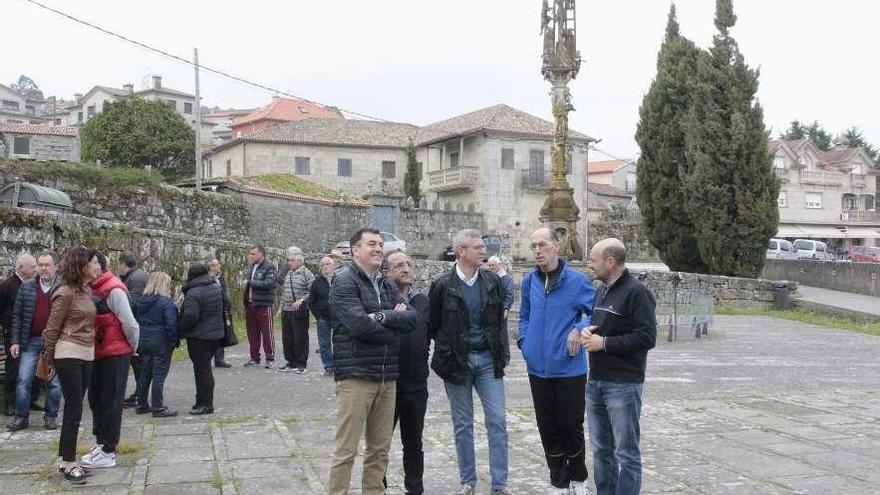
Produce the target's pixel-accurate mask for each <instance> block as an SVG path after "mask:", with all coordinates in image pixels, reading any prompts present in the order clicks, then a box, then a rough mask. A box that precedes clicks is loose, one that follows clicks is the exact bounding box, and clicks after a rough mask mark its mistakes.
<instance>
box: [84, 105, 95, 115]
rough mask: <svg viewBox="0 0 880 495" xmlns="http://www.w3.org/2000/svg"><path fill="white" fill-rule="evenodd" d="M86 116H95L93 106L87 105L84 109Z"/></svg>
mask: <svg viewBox="0 0 880 495" xmlns="http://www.w3.org/2000/svg"><path fill="white" fill-rule="evenodd" d="M86 115H88V117H89V118H92V117H94V116H95V105H89V106H88V107H87V108H86Z"/></svg>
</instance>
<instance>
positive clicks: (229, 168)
mask: <svg viewBox="0 0 880 495" xmlns="http://www.w3.org/2000/svg"><path fill="white" fill-rule="evenodd" d="M230 175H232V160H226V176H227V177H229V176H230Z"/></svg>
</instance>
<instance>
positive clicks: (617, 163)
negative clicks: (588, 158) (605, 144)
mask: <svg viewBox="0 0 880 495" xmlns="http://www.w3.org/2000/svg"><path fill="white" fill-rule="evenodd" d="M631 162H632V160H605V161H601V162H590V163H588V164H587V173H588V174H607V173H609V172H614V171H616V170H617V169H619V168H621V167H623V166H625V165H627V164H629V163H631Z"/></svg>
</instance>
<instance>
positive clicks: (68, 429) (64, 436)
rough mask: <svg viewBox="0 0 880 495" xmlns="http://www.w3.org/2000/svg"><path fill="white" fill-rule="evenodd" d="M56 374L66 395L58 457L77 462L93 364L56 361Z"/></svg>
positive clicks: (74, 360)
mask: <svg viewBox="0 0 880 495" xmlns="http://www.w3.org/2000/svg"><path fill="white" fill-rule="evenodd" d="M55 372H56V373H58V380H59V381H60V382H61V393H62V394H63V395H64V415H63V416H62V419H61V440H60V441H59V442H58V455H60V456H61V459H62V460H64V462H74V461H76V441H77V437H78V436H79V422H80V420H81V419H82V410H83V397H84V396H85V393H86V388H87V387H88V386H89V383H90V382H91V375H92V362H91V361H83V360H81V359H56V360H55Z"/></svg>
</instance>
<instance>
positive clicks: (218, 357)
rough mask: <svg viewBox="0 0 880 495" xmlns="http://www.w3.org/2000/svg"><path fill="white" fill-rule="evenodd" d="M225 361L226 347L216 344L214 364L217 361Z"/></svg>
mask: <svg viewBox="0 0 880 495" xmlns="http://www.w3.org/2000/svg"><path fill="white" fill-rule="evenodd" d="M223 361H226V348H225V347H223V346H217V350H216V351H214V365H215V366H216V365H217V363H222V362H223Z"/></svg>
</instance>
